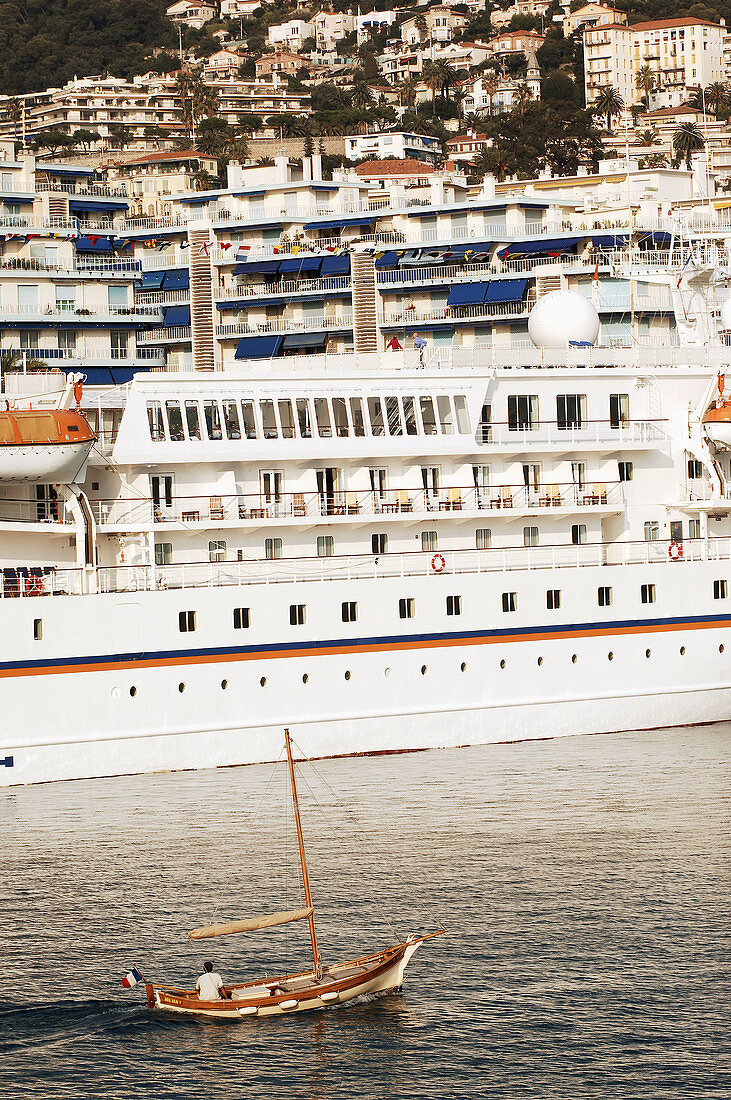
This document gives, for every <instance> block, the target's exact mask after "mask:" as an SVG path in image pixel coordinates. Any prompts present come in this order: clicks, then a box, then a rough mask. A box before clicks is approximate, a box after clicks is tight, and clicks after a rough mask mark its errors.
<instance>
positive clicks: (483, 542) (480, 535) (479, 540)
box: [475, 527, 492, 550]
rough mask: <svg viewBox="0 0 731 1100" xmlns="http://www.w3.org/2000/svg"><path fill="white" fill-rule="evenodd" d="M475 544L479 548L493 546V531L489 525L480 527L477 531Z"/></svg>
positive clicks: (487, 548)
mask: <svg viewBox="0 0 731 1100" xmlns="http://www.w3.org/2000/svg"><path fill="white" fill-rule="evenodd" d="M475 546H476V547H477V549H478V550H489V549H490V547H491V546H492V531H491V530H490V528H489V527H478V528H477V530H476V531H475Z"/></svg>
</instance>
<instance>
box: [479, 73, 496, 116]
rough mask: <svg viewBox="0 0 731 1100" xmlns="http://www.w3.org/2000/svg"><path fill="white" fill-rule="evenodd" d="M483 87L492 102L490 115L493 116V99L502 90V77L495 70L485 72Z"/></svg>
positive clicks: (490, 102)
mask: <svg viewBox="0 0 731 1100" xmlns="http://www.w3.org/2000/svg"><path fill="white" fill-rule="evenodd" d="M482 88H483V91H484V93H485V95H486V96H487V99H488V102H489V104H490V117H491V118H492V105H493V100H494V99H495V96H496V95H497V93H498V92H499V90H500V77H499V76H498V75H497V73H496V72H495V71H494V70H493V71H492V72H490V73H488V72H486V73H485V75H484V76H483V78H482Z"/></svg>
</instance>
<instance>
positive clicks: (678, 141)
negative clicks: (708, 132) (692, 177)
mask: <svg viewBox="0 0 731 1100" xmlns="http://www.w3.org/2000/svg"><path fill="white" fill-rule="evenodd" d="M705 144H706V143H705V141H704V140H703V134H702V133H701V132H700V130H699V129H698V124H697V123H695V122H683V123H681V124H680V126H678V128H677V130H676V131H675V133H674V134H673V153H674V154H675V161H676V163H678V164H679V163H680V162H681V160H684V161H685V167H686V168H687V169H688V171H689V172H690V170H691V169H692V167H693V154H694V153H698V152H700V150H701V149H703V147H704V146H705Z"/></svg>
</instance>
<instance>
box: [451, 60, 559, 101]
mask: <svg viewBox="0 0 731 1100" xmlns="http://www.w3.org/2000/svg"><path fill="white" fill-rule="evenodd" d="M521 85H525V86H526V87H527V88H528V91H529V92H530V94H531V98H532V99H534V100H539V99H540V98H541V70H540V69H539V67H538V62H537V61H536V55H535V53H534V52H533V51H532V50H529V56H528V64H527V68H526V71H525V73H524V74H521V75H519V76H515V77H512V76H507V75H504V76H500V77H499V78H498V82H497V86H496V87H493V86H492V85H491V83H490V82H488V81H487V80H486V78H485V75H484V74H483V73H479V74H478V75H477V76H474V77H471V78H468V79H467V80H463V81H462V83H461V84H460V88H461V89H462V91H464V92H465V93H466V95H465V98H464V100H463V102H462V110H463V111H464V113H465V114H466V115H469V114H475V115H497V114H504V113H505V112H507V111H512V110H513V108H514V107H515V106H516V105H517V103H518V102H519V98H520V94H521Z"/></svg>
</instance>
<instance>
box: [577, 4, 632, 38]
mask: <svg viewBox="0 0 731 1100" xmlns="http://www.w3.org/2000/svg"><path fill="white" fill-rule="evenodd" d="M626 22H627V12H625V11H622V10H621V9H620V8H613V7H612V6H611V5H610V4H598V3H594V2H593V0H592V2H591V3H589V4H583V5H582V6H581V7H580V8H577V9H576V10H575V11H571V12H566V14H565V15H564V17H563V21H562V26H563V33H564V38H569V37H570V36H571V35H572V34H575V33H576V31H577V30H579V29H580V28H581V27H587V26H590V27H605V26H608V25H609V24H610V23H612V24H613V23H626Z"/></svg>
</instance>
